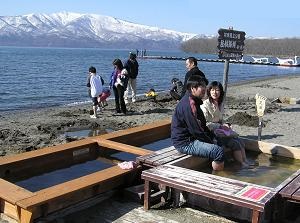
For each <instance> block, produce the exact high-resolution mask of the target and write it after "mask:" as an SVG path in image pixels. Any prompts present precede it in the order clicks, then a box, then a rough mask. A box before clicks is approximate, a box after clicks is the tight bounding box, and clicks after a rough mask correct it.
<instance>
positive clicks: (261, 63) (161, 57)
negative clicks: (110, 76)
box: [138, 55, 300, 67]
mask: <svg viewBox="0 0 300 223" xmlns="http://www.w3.org/2000/svg"><path fill="white" fill-rule="evenodd" d="M138 58H139V59H156V60H186V59H187V58H186V57H172V56H155V55H154V56H143V57H141V56H139V57H138ZM197 61H201V62H216V63H224V62H225V60H224V59H202V58H197ZM229 63H234V64H251V65H268V66H285V67H300V64H289V65H287V64H280V63H273V62H256V61H244V60H229Z"/></svg>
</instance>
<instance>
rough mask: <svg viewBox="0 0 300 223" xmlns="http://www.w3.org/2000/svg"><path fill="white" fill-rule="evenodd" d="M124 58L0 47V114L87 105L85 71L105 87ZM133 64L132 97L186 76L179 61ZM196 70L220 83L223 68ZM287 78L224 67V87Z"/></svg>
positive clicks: (270, 69) (270, 71)
mask: <svg viewBox="0 0 300 223" xmlns="http://www.w3.org/2000/svg"><path fill="white" fill-rule="evenodd" d="M128 53H129V50H103V49H66V48H18V47H0V112H1V111H14V110H26V109H34V108H42V107H49V106H59V105H72V104H78V103H85V102H89V101H90V99H89V98H88V94H87V88H86V76H87V73H88V68H89V67H90V66H95V67H96V68H97V72H98V73H99V74H100V75H101V76H102V77H103V78H104V80H105V82H106V83H105V84H106V85H108V80H109V77H110V74H111V72H112V69H113V66H112V61H113V59H115V58H120V59H121V60H122V61H125V60H126V59H127V57H128ZM147 55H159V56H175V57H188V56H195V57H196V58H208V59H212V58H215V59H216V58H217V55H204V54H186V53H184V52H178V51H168V52H162V51H148V52H147ZM245 60H247V57H246V58H245ZM248 60H250V59H249V58H248ZM138 62H139V64H140V72H139V76H138V81H137V82H138V83H137V91H138V94H144V93H145V92H147V91H148V90H149V89H150V88H154V89H155V90H156V91H165V90H168V89H169V87H170V80H171V79H172V78H173V77H177V78H179V79H184V76H185V73H186V68H185V62H184V61H182V60H179V61H177V60H153V59H151V60H150V59H138ZM199 67H200V69H201V70H202V71H203V72H204V73H205V75H206V76H207V78H208V79H209V80H210V81H212V80H218V81H222V80H223V72H224V64H223V63H215V62H200V63H199ZM289 74H300V68H299V67H294V68H288V67H277V66H265V65H247V64H230V67H229V83H234V82H239V81H243V80H249V79H257V78H261V77H268V76H273V75H278V76H283V75H289Z"/></svg>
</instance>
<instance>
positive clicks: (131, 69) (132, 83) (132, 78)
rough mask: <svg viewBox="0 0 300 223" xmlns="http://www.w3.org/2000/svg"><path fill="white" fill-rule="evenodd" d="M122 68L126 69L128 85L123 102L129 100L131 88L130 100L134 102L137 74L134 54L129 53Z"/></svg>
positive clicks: (137, 69) (137, 65)
mask: <svg viewBox="0 0 300 223" xmlns="http://www.w3.org/2000/svg"><path fill="white" fill-rule="evenodd" d="M124 68H126V70H127V71H128V76H129V80H128V85H127V88H126V91H125V93H124V99H125V103H126V104H127V103H128V102H129V101H128V93H129V90H131V101H132V102H133V103H134V102H135V101H136V78H137V75H138V74H139V63H138V62H137V60H136V54H134V53H131V52H130V53H129V59H128V60H127V61H126V63H125V65H124Z"/></svg>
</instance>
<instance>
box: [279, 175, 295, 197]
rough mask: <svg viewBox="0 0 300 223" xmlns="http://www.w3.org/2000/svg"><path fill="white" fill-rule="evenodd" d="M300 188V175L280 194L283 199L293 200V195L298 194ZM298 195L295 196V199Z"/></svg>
mask: <svg viewBox="0 0 300 223" xmlns="http://www.w3.org/2000/svg"><path fill="white" fill-rule="evenodd" d="M299 188H300V175H298V176H297V177H296V178H294V179H293V180H292V181H291V182H289V183H288V185H286V186H285V187H284V188H283V189H282V190H281V191H280V192H279V194H280V195H281V196H282V197H285V198H289V199H292V197H293V194H294V193H296V192H297V191H298V190H299ZM296 197H297V195H296V196H295V198H296Z"/></svg>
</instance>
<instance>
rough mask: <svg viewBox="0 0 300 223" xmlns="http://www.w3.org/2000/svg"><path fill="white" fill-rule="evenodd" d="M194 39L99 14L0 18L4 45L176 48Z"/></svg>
mask: <svg viewBox="0 0 300 223" xmlns="http://www.w3.org/2000/svg"><path fill="white" fill-rule="evenodd" d="M195 36H196V34H191V33H182V32H176V31H172V30H167V29H160V28H158V27H150V26H145V25H139V24H135V23H131V22H127V21H124V20H120V19H117V18H113V17H110V16H103V15H96V14H79V13H69V12H60V13H54V14H29V15H22V16H0V45H2V46H48V47H52V46H53V47H101V48H124V49H128V48H134V49H135V48H145V49H176V48H178V47H179V45H180V43H181V42H183V41H186V40H189V39H191V38H193V37H195Z"/></svg>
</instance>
